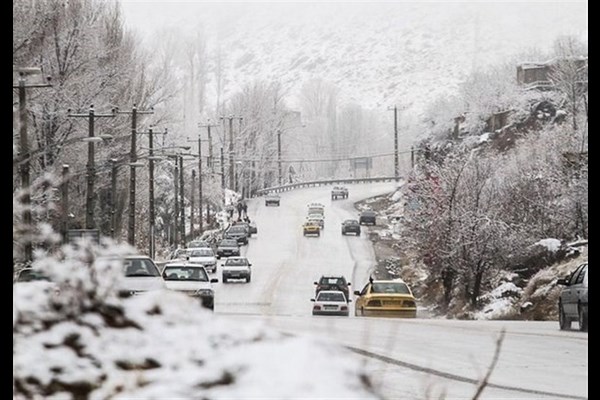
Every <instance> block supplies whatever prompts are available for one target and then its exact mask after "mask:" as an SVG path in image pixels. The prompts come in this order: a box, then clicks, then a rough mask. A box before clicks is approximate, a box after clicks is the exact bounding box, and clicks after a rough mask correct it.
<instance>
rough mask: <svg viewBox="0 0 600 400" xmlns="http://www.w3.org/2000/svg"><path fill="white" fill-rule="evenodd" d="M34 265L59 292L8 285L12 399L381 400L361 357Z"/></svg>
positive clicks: (157, 294) (161, 295) (70, 266)
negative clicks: (123, 295)
mask: <svg viewBox="0 0 600 400" xmlns="http://www.w3.org/2000/svg"><path fill="white" fill-rule="evenodd" d="M73 255H75V256H77V257H82V256H83V255H85V250H82V251H81V252H80V253H77V252H75V253H74V254H73ZM105 256H106V254H105ZM104 264H105V265H106V263H104ZM40 265H43V266H44V268H46V270H52V271H54V272H56V273H55V274H54V275H53V277H54V278H55V279H56V280H57V281H59V282H57V284H58V285H59V286H60V287H61V292H60V294H59V295H58V297H56V294H55V292H54V291H52V290H39V287H38V286H39V285H37V284H33V285H30V284H29V283H28V282H27V283H20V284H18V285H17V286H16V287H15V289H16V290H14V293H13V304H14V311H13V319H14V320H15V323H14V330H13V343H14V345H13V379H14V387H15V394H14V398H15V399H26V398H27V399H29V398H35V397H39V398H49V397H55V398H57V397H56V396H58V397H61V396H62V398H70V397H71V396H73V397H77V396H83V397H85V398H90V399H106V398H112V399H131V398H139V399H142V398H143V399H165V398H211V399H218V398H227V399H243V398H262V399H266V398H271V399H284V398H288V399H291V398H328V399H329V398H346V399H350V398H355V399H356V398H360V399H378V398H381V396H380V395H378V394H377V393H376V392H375V391H374V390H373V389H372V388H371V387H370V386H369V379H368V378H367V377H366V375H364V371H363V366H362V364H361V363H360V361H359V359H357V358H356V357H353V356H352V355H351V353H349V351H348V350H346V349H344V348H343V347H341V346H338V345H336V344H334V343H332V342H328V341H325V340H320V339H317V338H313V337H309V336H297V337H295V336H287V335H284V334H281V333H279V332H277V331H275V330H274V329H272V328H268V327H267V326H266V325H265V324H264V323H263V322H259V321H257V322H247V321H246V322H244V323H243V324H240V323H239V321H236V320H235V319H234V317H226V316H215V315H214V314H213V313H212V312H210V311H208V310H206V309H203V308H201V307H200V304H199V302H198V301H197V300H195V299H193V298H191V297H188V296H186V295H183V294H180V293H177V292H172V291H154V292H148V293H145V294H142V295H138V296H134V297H132V298H128V299H119V298H117V297H116V294H115V293H108V292H105V289H106V287H105V286H104V285H102V284H101V285H100V286H101V290H98V289H92V290H91V293H92V294H91V295H89V294H88V293H90V292H89V291H88V290H89V289H90V286H89V285H90V282H85V281H92V279H91V277H92V276H94V275H95V274H97V273H99V272H102V273H105V274H106V275H108V277H106V278H101V279H100V282H101V283H106V282H110V281H112V279H114V274H115V271H114V270H110V269H106V268H105V269H104V270H103V271H100V270H99V269H98V268H97V266H95V267H92V268H90V267H89V265H86V264H85V262H84V261H82V260H80V261H79V262H77V261H75V260H73V259H70V260H66V261H63V262H61V261H58V260H52V259H49V260H46V261H45V262H43V263H41V264H40ZM75 267H79V268H80V271H79V273H78V274H73V272H74V268H75ZM60 270H63V271H67V273H65V274H63V275H62V276H61V275H60V273H58V272H57V271H60ZM32 283H36V282H32ZM69 287H70V288H71V289H70V290H69V289H68V288H69ZM88 295H89V298H86V297H87V296H88ZM77 296H79V298H77ZM71 303H75V305H73V304H71Z"/></svg>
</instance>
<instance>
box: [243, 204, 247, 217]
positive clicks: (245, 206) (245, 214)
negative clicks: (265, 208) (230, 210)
mask: <svg viewBox="0 0 600 400" xmlns="http://www.w3.org/2000/svg"><path fill="white" fill-rule="evenodd" d="M242 211H243V212H244V217H247V216H248V204H246V202H243V203H242Z"/></svg>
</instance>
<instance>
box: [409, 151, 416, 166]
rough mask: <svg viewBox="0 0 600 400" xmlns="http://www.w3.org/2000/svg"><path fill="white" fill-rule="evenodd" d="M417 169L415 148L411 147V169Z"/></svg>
mask: <svg viewBox="0 0 600 400" xmlns="http://www.w3.org/2000/svg"><path fill="white" fill-rule="evenodd" d="M414 167H415V147H414V146H410V169H411V170H412V169H413V168H414Z"/></svg>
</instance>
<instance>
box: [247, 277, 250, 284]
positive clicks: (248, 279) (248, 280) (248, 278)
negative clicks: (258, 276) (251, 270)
mask: <svg viewBox="0 0 600 400" xmlns="http://www.w3.org/2000/svg"><path fill="white" fill-rule="evenodd" d="M249 282H250V275H248V277H247V278H246V283H249Z"/></svg>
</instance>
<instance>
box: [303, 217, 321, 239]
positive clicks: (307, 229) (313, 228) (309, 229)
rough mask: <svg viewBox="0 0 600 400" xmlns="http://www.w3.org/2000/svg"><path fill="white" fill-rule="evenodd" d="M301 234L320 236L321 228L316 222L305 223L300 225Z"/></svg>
mask: <svg viewBox="0 0 600 400" xmlns="http://www.w3.org/2000/svg"><path fill="white" fill-rule="evenodd" d="M302 233H303V235H304V236H307V235H317V236H321V226H320V225H319V222H318V221H310V220H309V221H306V222H305V223H304V225H302Z"/></svg>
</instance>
